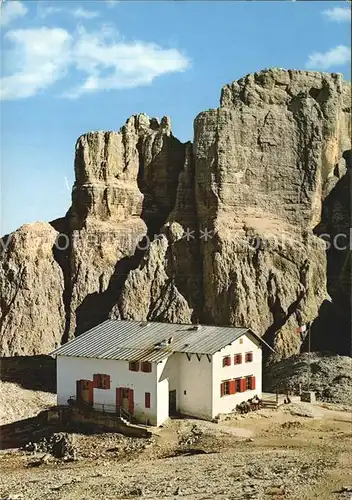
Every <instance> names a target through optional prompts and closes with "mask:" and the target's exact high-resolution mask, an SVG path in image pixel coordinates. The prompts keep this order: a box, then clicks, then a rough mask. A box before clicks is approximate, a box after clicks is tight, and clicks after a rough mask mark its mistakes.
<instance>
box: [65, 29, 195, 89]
mask: <svg viewBox="0 0 352 500" xmlns="http://www.w3.org/2000/svg"><path fill="white" fill-rule="evenodd" d="M73 58H74V61H75V66H76V68H77V69H78V70H80V71H82V72H83V73H85V74H86V77H85V80H84V81H83V82H82V83H81V84H80V85H79V86H76V87H75V88H73V89H71V90H69V91H68V92H66V93H65V97H70V98H76V97H79V96H80V95H82V94H85V93H88V92H93V91H98V90H112V89H123V88H131V87H137V86H140V85H147V84H150V83H151V82H152V81H153V80H154V78H156V77H157V76H160V75H162V74H165V73H170V72H175V71H184V70H186V69H187V67H188V66H189V61H188V59H187V58H186V57H185V56H183V55H182V54H181V53H180V52H179V51H178V50H177V49H163V48H162V47H159V46H158V45H156V44H152V43H145V42H141V41H135V42H130V43H128V42H125V41H119V40H117V41H116V40H115V39H114V36H113V34H112V33H111V29H108V30H106V31H100V32H98V33H88V32H86V31H85V30H84V29H81V30H80V37H79V39H78V41H77V43H76V45H75V48H74V53H73Z"/></svg>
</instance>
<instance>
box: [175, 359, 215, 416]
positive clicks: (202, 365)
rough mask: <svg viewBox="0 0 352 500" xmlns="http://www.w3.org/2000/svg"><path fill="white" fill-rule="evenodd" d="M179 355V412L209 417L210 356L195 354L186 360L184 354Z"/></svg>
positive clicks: (210, 401)
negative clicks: (198, 356)
mask: <svg viewBox="0 0 352 500" xmlns="http://www.w3.org/2000/svg"><path fill="white" fill-rule="evenodd" d="M178 356H179V403H178V408H179V411H180V413H184V414H185V415H191V416H194V417H200V418H211V412H212V410H211V406H212V384H211V381H212V364H211V358H210V361H209V360H208V358H207V356H206V355H201V356H200V360H198V358H197V356H196V355H195V354H192V355H191V359H190V360H188V358H187V356H186V354H184V353H183V354H181V353H180V354H178Z"/></svg>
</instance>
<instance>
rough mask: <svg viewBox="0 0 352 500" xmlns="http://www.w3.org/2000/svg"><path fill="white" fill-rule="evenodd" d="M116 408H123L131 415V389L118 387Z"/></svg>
mask: <svg viewBox="0 0 352 500" xmlns="http://www.w3.org/2000/svg"><path fill="white" fill-rule="evenodd" d="M116 407H117V408H123V409H124V410H127V411H129V412H130V413H131V414H132V413H133V410H134V397H133V389H128V388H126V387H118V388H117V389H116Z"/></svg>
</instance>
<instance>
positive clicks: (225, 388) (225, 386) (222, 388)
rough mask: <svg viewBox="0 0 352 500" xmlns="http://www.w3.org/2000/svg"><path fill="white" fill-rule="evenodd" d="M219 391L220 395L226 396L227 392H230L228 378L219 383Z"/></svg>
mask: <svg viewBox="0 0 352 500" xmlns="http://www.w3.org/2000/svg"><path fill="white" fill-rule="evenodd" d="M220 393H221V396H227V395H228V394H230V381H229V380H225V381H224V382H222V383H221V385H220Z"/></svg>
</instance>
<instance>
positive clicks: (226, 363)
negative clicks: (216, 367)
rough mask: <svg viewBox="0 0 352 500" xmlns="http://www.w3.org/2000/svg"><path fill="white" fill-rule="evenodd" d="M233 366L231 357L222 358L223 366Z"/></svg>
mask: <svg viewBox="0 0 352 500" xmlns="http://www.w3.org/2000/svg"><path fill="white" fill-rule="evenodd" d="M230 365H231V356H225V357H224V358H222V366H230Z"/></svg>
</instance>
